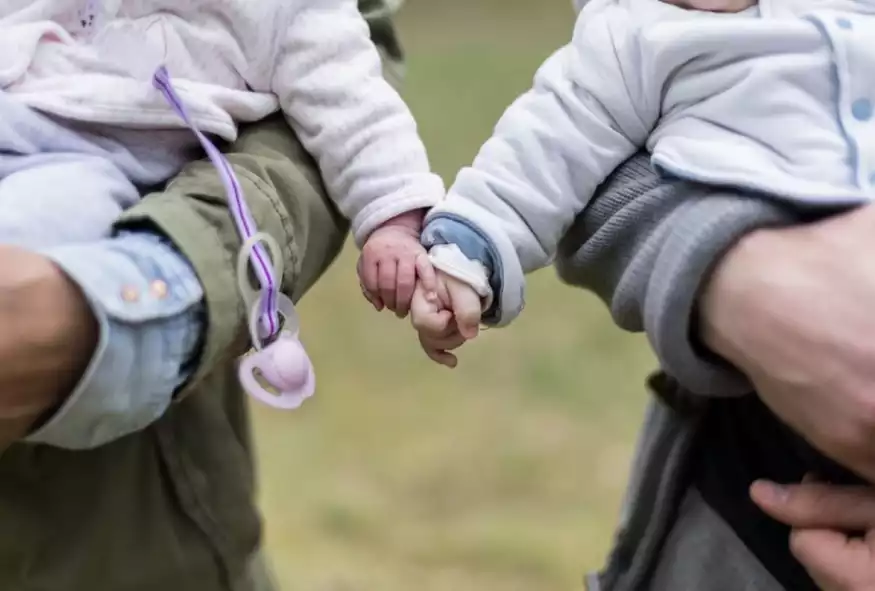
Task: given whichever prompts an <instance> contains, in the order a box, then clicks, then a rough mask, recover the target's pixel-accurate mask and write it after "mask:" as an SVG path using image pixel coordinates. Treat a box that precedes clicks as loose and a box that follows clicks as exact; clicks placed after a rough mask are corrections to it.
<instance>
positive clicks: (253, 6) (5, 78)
mask: <svg viewBox="0 0 875 591" xmlns="http://www.w3.org/2000/svg"><path fill="white" fill-rule="evenodd" d="M162 63H163V64H164V65H166V66H167V67H168V69H169V70H170V73H171V75H172V76H173V78H174V80H175V82H176V85H177V87H178V90H179V93H180V95H181V96H182V98H183V100H184V101H185V102H186V104H187V106H188V108H189V110H190V111H191V113H192V115H193V117H194V119H195V122H196V123H197V124H198V125H199V126H200V127H201V128H202V129H203V130H204V131H207V132H210V133H213V134H216V135H218V136H220V137H222V138H224V139H227V140H233V139H234V138H235V137H236V134H237V124H238V123H242V122H248V121H254V120H258V119H261V118H263V117H264V116H266V115H267V114H269V113H271V112H273V111H275V110H277V109H278V108H282V110H283V111H284V112H285V114H286V115H287V117H288V120H289V122H290V123H291V125H292V126H293V127H294V129H295V131H296V132H297V133H298V135H299V137H300V138H301V141H302V142H303V143H304V145H305V147H306V148H307V150H308V151H309V152H310V153H311V154H313V155H314V157H315V158H316V159H317V161H318V163H319V166H320V168H321V170H322V173H323V176H324V178H325V182H326V185H327V188H328V191H329V194H330V195H331V196H332V198H333V199H334V200H335V201H336V203H337V205H338V207H339V209H340V210H341V212H342V213H343V214H344V215H345V216H346V217H347V218H349V219H350V220H352V223H353V229H354V233H355V237H356V241H357V243H358V244H361V243H362V242H363V241H364V239H365V238H366V237H367V236H368V234H369V233H370V232H371V231H372V230H373V229H374V228H375V227H376V226H378V225H379V224H380V223H382V222H383V221H385V220H387V219H389V218H391V217H393V216H395V215H397V214H400V213H403V212H406V211H409V210H412V209H417V208H422V207H430V206H432V205H434V204H435V203H437V202H438V200H440V199H441V198H442V196H443V192H444V189H443V183H442V181H441V179H440V178H439V177H438V176H436V175H434V174H432V173H431V172H430V170H429V164H428V158H427V156H426V151H425V148H424V146H423V144H422V142H421V140H420V139H419V136H418V134H417V129H416V124H415V122H414V120H413V117H412V115H411V113H410V112H409V110H408V109H407V107H406V106H405V104H404V102H403V101H402V100H401V98H400V97H399V96H398V94H397V93H396V92H395V91H394V90H393V89H392V87H391V86H390V85H389V84H388V83H387V82H385V81H384V79H383V77H382V75H381V66H380V57H379V54H378V52H377V50H376V48H375V47H374V45H373V44H372V42H371V41H370V35H369V32H368V27H367V23H365V21H364V19H363V18H362V17H361V15H360V13H359V11H358V8H357V4H356V1H355V0H105V1H103V2H100V1H93V0H92V1H89V0H0V89H2V90H3V91H4V92H7V93H10V94H13V95H15V96H16V97H18V98H20V99H21V100H22V101H23V102H24V103H25V104H27V105H29V106H31V107H33V108H35V109H38V110H40V111H43V112H47V113H50V114H53V115H56V116H59V117H62V118H67V119H72V120H78V121H88V122H97V123H105V124H113V125H119V126H125V127H137V128H143V129H155V128H167V127H180V126H181V125H182V124H181V122H180V120H179V118H178V117H177V116H176V115H175V114H174V113H173V112H172V111H171V110H170V109H169V108H168V107H167V105H166V104H165V103H164V99H163V98H162V96H161V95H160V94H159V93H158V92H157V91H156V90H155V89H154V88H153V87H152V84H151V80H150V77H151V74H152V73H153V72H154V70H155V69H156V67H157V66H158V65H160V64H162Z"/></svg>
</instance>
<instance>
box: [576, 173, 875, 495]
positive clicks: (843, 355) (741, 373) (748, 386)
mask: <svg viewBox="0 0 875 591" xmlns="http://www.w3.org/2000/svg"><path fill="white" fill-rule="evenodd" d="M636 158H639V160H637V161H633V162H632V163H630V164H628V165H627V166H626V167H625V168H624V169H621V170H620V171H618V173H617V174H616V175H615V176H614V177H613V178H612V179H611V181H610V182H609V183H608V184H607V185H606V186H605V189H604V191H603V192H602V193H601V195H600V197H599V198H598V199H597V200H596V201H595V202H594V203H593V204H592V205H591V207H590V208H589V209H588V210H587V211H586V212H585V213H584V215H583V216H582V217H581V218H580V219H579V220H578V222H577V224H576V225H575V227H574V229H573V230H572V232H571V233H570V234H569V235H568V237H567V238H566V240H565V242H564V244H563V252H562V255H561V256H560V260H559V269H560V273H561V275H562V276H563V277H564V278H565V279H566V280H569V281H571V282H573V283H576V284H579V285H582V286H585V287H589V288H591V289H593V290H594V291H596V293H599V294H600V295H601V296H602V298H603V299H605V300H606V301H608V302H609V303H610V305H611V309H612V311H613V314H614V317H615V319H616V320H617V321H618V323H619V324H620V325H621V326H624V327H625V328H627V329H630V330H645V331H646V332H647V334H648V337H649V338H650V340H651V342H652V343H653V345H654V349H655V350H656V352H657V354H658V355H659V358H660V361H661V363H662V364H663V367H664V369H665V370H666V371H667V372H668V373H670V374H672V375H673V376H675V377H676V378H677V379H678V380H679V381H680V382H681V383H682V384H683V385H684V386H686V387H687V388H688V389H689V390H691V391H692V392H694V393H698V394H706V395H732V394H742V393H746V392H751V391H756V392H757V394H758V395H759V396H760V398H761V399H762V400H763V401H764V402H765V403H766V405H767V406H769V407H770V408H771V409H772V411H773V412H775V414H776V415H778V416H779V417H780V418H781V419H782V420H783V421H784V422H786V423H787V424H788V425H790V426H791V427H792V428H793V429H794V430H795V431H796V432H797V433H799V434H800V435H802V436H803V437H805V438H806V439H807V440H808V441H809V442H810V443H811V444H812V445H813V446H814V447H816V448H817V449H819V450H820V451H821V452H822V453H824V454H826V455H827V456H828V457H830V458H832V459H833V460H836V461H838V462H839V463H841V464H843V465H844V466H846V467H847V468H850V469H851V470H854V471H855V472H857V473H858V474H859V475H861V476H863V477H865V478H867V479H868V480H870V481H875V452H873V450H875V396H873V395H872V392H873V388H875V348H873V346H872V338H871V335H872V334H873V333H875V316H873V314H872V313H871V306H870V304H869V302H871V301H872V300H873V298H875V268H873V267H872V265H871V263H870V262H869V261H868V257H867V256H866V253H868V252H870V251H871V250H872V248H873V246H875V244H873V242H875V240H873V237H872V231H871V229H872V227H873V226H875V208H873V207H871V206H868V207H862V208H858V209H855V210H853V211H850V212H845V213H840V212H836V211H834V210H833V211H827V210H823V211H820V212H813V211H808V212H804V215H803V212H794V211H792V210H790V209H788V208H786V207H784V206H781V205H778V204H777V203H776V202H771V201H769V200H765V199H760V198H757V197H756V196H753V195H736V194H732V193H725V192H721V191H714V190H708V189H703V188H697V187H692V186H688V185H684V184H676V185H666V186H664V187H660V186H659V185H658V180H657V178H656V177H655V175H653V173H652V172H650V171H649V165H648V164H647V162H646V160H644V157H643V156H641V157H636ZM818 218H821V219H818Z"/></svg>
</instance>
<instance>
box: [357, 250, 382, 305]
mask: <svg viewBox="0 0 875 591" xmlns="http://www.w3.org/2000/svg"><path fill="white" fill-rule="evenodd" d="M356 270H357V271H358V276H359V285H360V286H361V289H362V295H363V296H365V299H366V300H368V301H369V302H370V303H371V305H372V306H373V307H374V308H375V309H376V310H377V311H378V312H379V311H381V310H382V309H383V300H381V299H380V297H379V295H377V294H378V293H379V290H380V281H379V277H378V267H377V264H376V262H374V261H372V260H367V259H366V258H365V257H363V256H362V257H359V261H358V265H356Z"/></svg>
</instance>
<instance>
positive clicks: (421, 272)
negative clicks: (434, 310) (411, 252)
mask: <svg viewBox="0 0 875 591" xmlns="http://www.w3.org/2000/svg"><path fill="white" fill-rule="evenodd" d="M416 275H417V277H418V278H419V283H420V285H422V289H423V290H424V291H425V297H426V299H429V300H434V299H435V298H436V297H437V296H436V294H437V290H438V284H437V273H435V271H434V267H433V266H432V264H431V261H429V260H428V255H427V254H426V253H422V254H420V255H419V256H418V257H416Z"/></svg>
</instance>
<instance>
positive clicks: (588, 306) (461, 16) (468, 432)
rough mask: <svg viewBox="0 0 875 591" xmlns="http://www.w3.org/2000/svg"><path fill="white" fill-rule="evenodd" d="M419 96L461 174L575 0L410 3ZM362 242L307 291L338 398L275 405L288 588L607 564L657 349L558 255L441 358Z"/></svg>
mask: <svg viewBox="0 0 875 591" xmlns="http://www.w3.org/2000/svg"><path fill="white" fill-rule="evenodd" d="M397 24H398V27H399V29H400V33H401V37H402V41H403V42H404V46H405V49H406V51H407V53H408V79H407V83H406V87H405V96H406V98H407V99H408V101H409V103H410V105H411V107H412V108H413V110H414V112H415V114H416V116H417V118H418V120H419V122H420V128H421V130H422V134H423V136H424V138H425V141H426V144H427V146H428V148H429V152H430V156H431V159H432V162H433V164H434V166H435V168H436V170H437V171H438V172H440V173H441V174H442V175H444V178H445V179H446V180H447V182H448V183H449V182H451V181H452V179H453V177H454V174H455V172H456V171H457V170H458V169H459V167H461V166H463V165H465V164H467V163H469V162H470V161H471V159H472V158H473V156H474V154H475V153H476V151H477V148H478V147H479V145H480V144H481V143H482V142H483V141H484V140H485V139H486V138H487V137H488V135H489V133H490V131H491V129H492V126H493V125H494V123H495V122H496V120H497V119H498V117H499V116H500V115H501V113H502V111H503V110H504V108H505V107H506V106H507V105H508V104H510V102H511V101H512V100H513V99H514V98H515V97H516V96H517V95H518V94H519V93H521V92H522V91H524V90H525V89H526V88H528V87H529V86H530V83H531V79H532V75H533V74H534V72H535V70H536V68H537V66H538V64H540V62H541V61H542V60H543V59H544V58H545V57H546V56H547V55H548V54H549V53H551V52H552V51H554V50H555V49H556V48H558V47H559V46H561V45H563V44H564V43H566V42H567V40H568V39H569V38H570V31H571V27H572V25H573V12H572V10H571V1H570V0H538V1H536V2H534V1H530V0H407V4H406V6H405V8H404V9H403V10H402V12H401V14H400V17H399V19H398V21H397ZM355 257H356V253H355V252H354V249H353V248H352V246H348V248H347V251H346V253H345V256H344V257H343V259H342V260H341V261H340V262H339V263H338V264H337V265H336V266H335V267H334V268H333V269H332V270H331V272H330V273H329V274H328V275H327V276H326V277H325V278H324V280H323V281H322V282H321V283H320V284H319V285H318V287H317V288H316V289H314V291H312V292H311V293H310V294H309V295H308V296H307V297H306V298H305V300H304V302H303V304H302V306H301V313H302V317H303V322H304V331H305V332H304V338H305V340H306V344H307V346H308V348H309V351H310V355H311V356H312V357H313V359H314V362H315V364H316V367H317V372H318V374H319V380H320V382H319V392H318V395H317V396H316V397H315V398H314V399H313V400H312V401H310V402H308V403H307V404H306V405H305V406H304V408H302V409H301V410H300V411H298V412H295V413H292V414H284V413H280V412H272V411H267V410H264V409H263V408H256V409H255V417H256V432H257V437H258V445H259V453H260V469H261V496H262V503H263V508H264V514H265V520H266V525H267V530H268V531H267V534H268V543H269V547H270V551H271V555H272V560H273V563H274V564H273V565H274V568H275V570H276V572H277V575H278V577H279V579H280V582H281V584H282V588H283V589H284V590H288V591H292V590H295V591H298V590H300V591H411V590H413V589H415V590H417V591H433V590H434V591H437V590H440V591H518V590H519V591H542V590H543V591H547V590H549V591H557V590H560V589H581V578H582V574H583V573H584V571H586V570H591V569H594V568H597V567H599V566H600V565H601V563H602V560H603V558H604V556H605V553H606V551H607V549H608V547H609V545H610V543H611V537H612V534H613V528H614V525H615V523H616V519H617V515H618V509H619V505H620V501H621V497H622V494H623V491H624V486H625V482H626V478H627V472H628V464H629V461H630V459H631V455H632V449H633V444H634V440H635V435H636V431H637V429H638V426H639V422H640V420H641V418H642V415H643V408H644V403H645V400H646V396H645V393H644V388H643V380H644V378H645V376H646V374H647V372H648V371H649V370H651V369H652V368H653V367H654V365H655V362H654V360H653V359H652V357H651V354H650V353H649V351H648V348H647V345H646V342H645V340H644V338H643V337H641V336H639V335H628V334H625V333H622V332H621V331H620V330H619V329H617V328H615V327H614V326H613V324H612V323H611V320H610V317H609V314H608V311H607V310H606V308H605V307H604V306H603V305H602V304H601V303H600V302H599V301H597V300H596V299H595V298H594V297H593V296H591V295H590V294H588V293H585V292H583V291H580V290H576V289H572V288H569V287H566V286H563V285H561V284H560V283H559V282H558V280H557V279H556V277H555V274H554V272H553V270H552V269H548V270H545V271H542V272H540V273H538V274H536V275H535V276H533V277H532V278H531V281H530V284H529V292H528V298H527V300H528V306H527V308H526V311H525V313H524V314H523V316H522V317H521V318H520V319H519V320H518V321H517V322H516V323H515V324H514V325H513V326H512V327H510V328H508V329H503V330H500V331H490V332H487V333H485V334H483V335H482V337H481V338H480V339H479V340H478V341H476V342H474V343H472V344H471V345H469V346H467V347H466V348H465V349H463V350H462V352H461V355H460V357H461V359H460V361H461V363H460V367H459V368H458V369H457V370H455V371H449V370H445V369H443V368H440V367H438V366H436V365H432V364H431V363H430V362H428V360H427V359H426V358H425V356H424V355H423V354H422V353H421V352H420V350H419V347H418V344H417V342H416V340H415V338H414V334H413V332H412V330H411V329H410V327H409V325H408V324H407V323H406V322H401V321H397V320H396V319H395V318H394V317H392V316H390V315H386V314H376V313H375V312H374V311H373V309H372V308H370V307H369V306H368V305H366V303H365V302H364V300H363V299H362V297H361V295H360V291H359V288H358V283H357V280H356V277H355V272H354V264H355Z"/></svg>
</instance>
